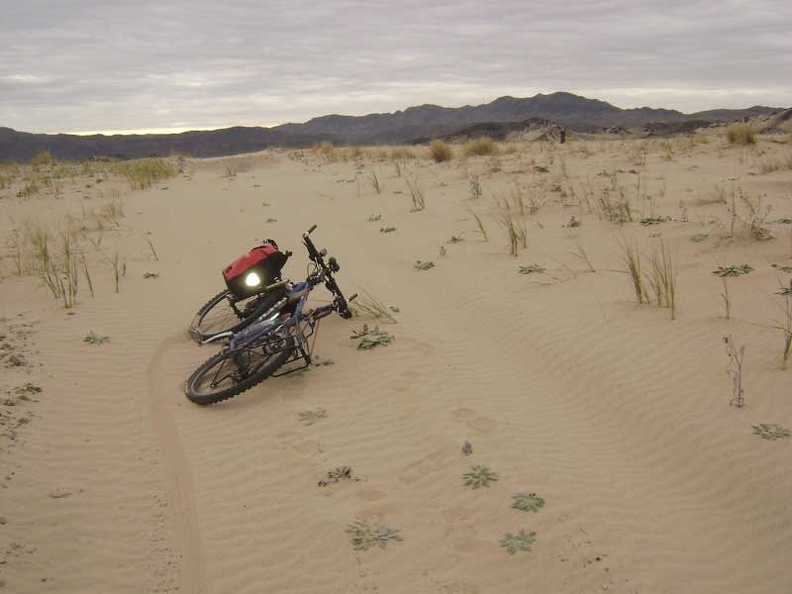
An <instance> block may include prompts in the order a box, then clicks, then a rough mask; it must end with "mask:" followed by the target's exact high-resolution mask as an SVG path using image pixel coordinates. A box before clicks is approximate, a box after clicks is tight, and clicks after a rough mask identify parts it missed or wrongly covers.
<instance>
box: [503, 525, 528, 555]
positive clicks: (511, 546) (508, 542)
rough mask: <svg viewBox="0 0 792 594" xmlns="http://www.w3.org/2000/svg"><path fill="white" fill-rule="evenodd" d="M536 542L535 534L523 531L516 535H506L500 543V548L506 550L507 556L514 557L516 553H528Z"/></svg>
mask: <svg viewBox="0 0 792 594" xmlns="http://www.w3.org/2000/svg"><path fill="white" fill-rule="evenodd" d="M535 542H536V532H526V531H525V530H524V529H523V530H520V531H519V532H518V533H517V534H511V533H507V534H506V536H504V537H503V539H502V540H501V541H500V546H502V547H503V548H505V549H506V552H507V553H509V555H514V554H515V553H517V552H518V551H524V552H528V551H530V550H531V546H532V545H533V544H534V543H535Z"/></svg>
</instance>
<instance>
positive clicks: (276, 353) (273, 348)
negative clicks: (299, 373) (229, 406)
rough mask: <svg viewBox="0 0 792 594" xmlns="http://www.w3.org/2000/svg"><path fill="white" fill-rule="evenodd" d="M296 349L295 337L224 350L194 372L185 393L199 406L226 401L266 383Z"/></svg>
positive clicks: (274, 338)
mask: <svg viewBox="0 0 792 594" xmlns="http://www.w3.org/2000/svg"><path fill="white" fill-rule="evenodd" d="M294 349H295V341H294V338H293V337H292V336H286V337H271V338H270V339H269V340H267V341H264V342H263V343H260V344H254V345H252V346H248V347H244V348H240V349H224V350H223V351H221V352H220V353H218V354H216V355H215V356H213V357H211V358H209V359H208V360H206V361H205V362H204V363H203V364H202V365H201V366H200V367H198V369H196V370H195V371H194V372H193V374H192V375H191V376H190V377H189V379H188V380H187V384H186V386H185V390H184V392H185V394H186V396H187V398H189V399H190V400H191V401H192V402H194V403H195V404H200V405H206V404H214V403H216V402H222V401H223V400H227V399H228V398H231V397H233V396H236V395H237V394H241V393H242V392H244V391H245V390H249V389H250V388H252V387H253V386H255V385H256V384H258V383H260V382H263V381H264V380H265V379H267V378H268V377H269V376H270V375H271V374H272V373H273V372H274V371H275V370H277V369H278V368H279V367H280V366H281V365H283V364H284V363H286V361H288V360H289V357H291V356H292V353H293V352H294Z"/></svg>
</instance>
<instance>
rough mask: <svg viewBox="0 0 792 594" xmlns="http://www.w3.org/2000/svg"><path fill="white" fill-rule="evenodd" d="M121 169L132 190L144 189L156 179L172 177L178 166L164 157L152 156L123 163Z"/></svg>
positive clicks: (156, 180)
mask: <svg viewBox="0 0 792 594" xmlns="http://www.w3.org/2000/svg"><path fill="white" fill-rule="evenodd" d="M121 171H122V173H123V174H124V175H125V176H126V178H127V180H129V185H130V186H131V188H132V189H133V190H145V189H146V188H149V187H151V185H152V184H154V183H156V182H158V181H161V180H164V179H168V178H169V177H173V176H174V175H176V174H177V173H178V168H177V167H176V166H175V165H173V164H172V163H169V162H167V161H166V160H164V159H159V158H155V157H152V158H150V159H138V160H136V161H128V162H126V163H123V164H122V165H121Z"/></svg>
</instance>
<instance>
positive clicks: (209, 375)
mask: <svg viewBox="0 0 792 594" xmlns="http://www.w3.org/2000/svg"><path fill="white" fill-rule="evenodd" d="M315 229H316V225H313V226H312V227H311V228H310V229H309V230H308V231H307V232H306V233H303V235H302V241H303V244H304V245H305V247H306V249H307V250H308V258H309V260H310V261H311V264H310V265H309V271H308V276H307V277H306V279H305V280H304V281H302V282H299V283H296V284H292V283H291V282H289V281H281V282H279V283H276V284H277V285H279V288H280V289H282V290H283V292H282V293H274V294H277V295H280V296H279V297H278V299H277V300H276V301H275V303H274V304H273V305H272V307H270V308H269V309H268V310H267V311H265V312H263V313H262V314H261V316H260V317H259V318H258V319H257V320H256V321H255V322H253V323H252V324H250V325H249V326H248V327H247V328H244V329H242V330H240V331H238V332H232V331H227V332H223V333H218V334H214V335H213V336H212V337H210V338H209V339H208V340H205V341H203V343H207V342H214V341H217V340H226V339H227V342H226V343H225V344H224V346H223V349H222V350H221V351H220V352H219V353H217V354H216V355H214V356H213V357H211V358H209V359H208V360H207V361H205V362H204V363H203V364H202V365H201V366H199V367H198V369H196V370H195V371H194V372H193V373H192V375H190V377H189V379H188V380H187V382H186V385H185V394H186V396H187V398H188V399H190V400H191V401H192V402H194V403H196V404H200V405H207V404H214V403H217V402H221V401H223V400H226V399H228V398H231V397H233V396H236V395H237V394H241V393H242V392H244V391H246V390H248V389H250V388H252V387H253V386H255V385H256V384H259V383H260V382H262V381H264V380H265V379H267V378H268V377H279V376H282V375H286V374H288V373H293V372H295V371H299V370H301V369H305V368H307V367H308V366H310V365H311V362H312V353H313V346H314V344H313V342H311V344H309V339H310V338H311V337H312V336H313V337H314V340H315V334H316V331H317V329H318V325H319V322H320V320H321V319H322V318H324V317H326V316H328V315H330V314H331V313H333V312H337V313H338V314H339V315H340V316H341V317H342V318H344V319H349V318H350V317H352V312H350V311H349V306H348V303H349V302H350V301H352V300H354V299H355V297H357V295H353V296H352V297H350V298H349V300H347V299H346V298H345V297H344V295H343V293H342V292H341V289H340V288H339V286H338V283H337V282H336V280H335V278H334V276H333V273H336V272H338V271H339V270H340V266H339V265H338V261H337V260H336V259H335V258H334V257H330V258H329V259H328V260H327V262H325V260H324V258H325V256H326V255H327V250H324V249H322V250H317V249H316V246H315V245H314V244H313V241H312V240H311V238H310V234H311V233H312V232H313V231H314V230H315ZM322 283H324V285H325V287H326V288H327V290H328V291H330V293H331V294H332V295H333V300H332V302H331V303H329V304H327V305H323V306H320V307H317V308H315V309H310V310H307V311H306V309H305V308H306V302H307V300H308V296H309V295H310V294H311V292H312V291H313V289H314V288H315V287H317V286H318V285H320V284H322Z"/></svg>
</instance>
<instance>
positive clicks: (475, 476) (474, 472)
mask: <svg viewBox="0 0 792 594" xmlns="http://www.w3.org/2000/svg"><path fill="white" fill-rule="evenodd" d="M462 480H463V481H464V483H465V486H466V487H470V488H471V489H480V488H482V487H489V486H490V483H494V482H496V481H497V480H498V475H497V474H496V473H494V472H492V471H491V470H490V469H489V468H487V467H486V466H482V465H481V464H476V465H475V466H471V467H470V470H469V471H468V472H466V473H464V474H463V475H462Z"/></svg>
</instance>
